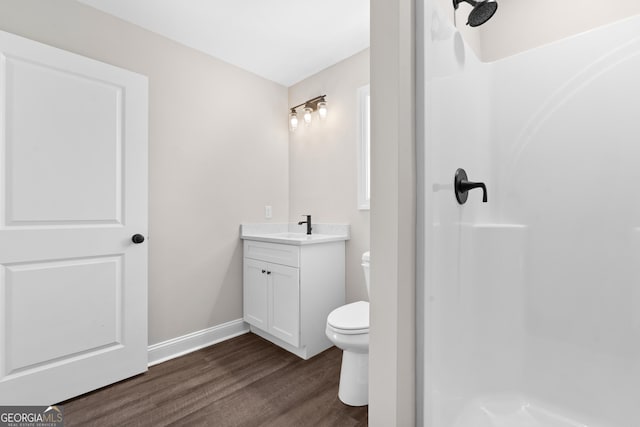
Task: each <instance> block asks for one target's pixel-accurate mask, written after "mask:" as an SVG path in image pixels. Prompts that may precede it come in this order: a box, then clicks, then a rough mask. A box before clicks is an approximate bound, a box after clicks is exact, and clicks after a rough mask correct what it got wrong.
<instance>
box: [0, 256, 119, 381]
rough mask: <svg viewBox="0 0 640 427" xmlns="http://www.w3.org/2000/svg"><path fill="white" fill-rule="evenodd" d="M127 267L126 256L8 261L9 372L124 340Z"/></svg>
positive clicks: (6, 279) (6, 293)
mask: <svg viewBox="0 0 640 427" xmlns="http://www.w3.org/2000/svg"><path fill="white" fill-rule="evenodd" d="M121 270H122V257H120V256H117V257H104V258H97V259H85V260H64V261H54V262H48V263H33V264H19V265H8V266H5V287H6V288H5V295H7V299H6V300H5V306H4V307H3V308H4V311H5V312H6V313H7V316H6V319H7V324H6V326H5V330H6V334H7V336H6V340H7V343H9V345H8V350H9V351H8V353H7V364H6V367H7V374H8V375H11V374H14V373H16V372H19V371H22V370H25V369H28V368H31V367H35V366H36V365H42V364H45V363H48V362H51V361H56V362H59V361H61V360H64V359H68V358H70V357H73V356H77V355H79V354H81V353H88V352H90V351H93V350H95V349H103V348H105V347H107V346H117V345H120V344H121V340H122V338H121V335H122V333H121V330H120V328H121V325H120V321H119V319H120V318H121V316H122V304H121V303H122V272H121ZM87 283H91V286H87V285H86V284H87ZM63 295H73V296H74V297H73V298H61V296H63ZM77 300H81V301H84V302H91V303H90V304H81V305H79V304H76V301H77ZM53 307H55V309H52V308H53ZM89 310H91V311H89ZM35 313H37V315H34V314H35ZM87 320H89V321H87ZM42 331H64V340H61V339H60V338H61V337H60V335H59V334H57V333H42ZM34 337H37V339H34Z"/></svg>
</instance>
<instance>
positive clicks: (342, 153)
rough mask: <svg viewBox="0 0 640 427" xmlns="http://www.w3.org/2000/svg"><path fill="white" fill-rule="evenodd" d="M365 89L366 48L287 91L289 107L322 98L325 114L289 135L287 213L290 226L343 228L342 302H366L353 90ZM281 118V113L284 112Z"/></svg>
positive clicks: (364, 213)
mask: <svg viewBox="0 0 640 427" xmlns="http://www.w3.org/2000/svg"><path fill="white" fill-rule="evenodd" d="M366 84H369V49H367V50H364V51H362V52H360V53H358V54H356V55H353V56H352V57H350V58H347V59H345V60H344V61H341V62H339V63H337V64H335V65H333V66H331V67H329V68H327V69H325V70H323V71H321V72H319V73H317V74H314V75H313V76H311V77H309V78H307V79H305V80H303V81H301V82H299V83H297V84H295V85H293V86H291V87H290V88H289V105H290V106H294V105H298V104H300V103H302V102H304V101H306V100H307V99H311V98H314V97H316V96H318V95H325V94H326V95H327V103H328V105H329V114H328V116H327V118H326V120H325V121H320V120H317V116H316V114H315V113H314V120H313V122H312V124H311V126H310V127H305V125H304V124H302V122H301V124H300V126H299V127H298V129H297V130H296V131H295V132H290V133H289V141H290V142H289V180H290V182H289V197H290V199H289V206H290V207H289V214H290V220H291V221H292V222H294V221H295V222H297V221H300V220H301V217H300V216H301V215H304V214H311V215H312V221H313V222H321V223H323V222H326V223H348V224H350V225H351V240H349V241H348V242H347V245H346V252H347V257H346V263H347V264H346V267H347V268H346V270H347V277H346V298H347V302H353V301H360V300H365V301H368V300H369V297H368V295H367V290H366V287H365V280H364V274H363V271H362V267H361V266H360V263H361V257H362V253H363V252H366V251H368V250H369V211H368V210H358V204H357V202H358V195H357V191H358V181H357V164H358V163H357V127H358V121H357V112H358V109H357V106H358V103H357V98H356V92H357V89H358V88H359V87H361V86H364V85H366ZM285 114H286V112H285Z"/></svg>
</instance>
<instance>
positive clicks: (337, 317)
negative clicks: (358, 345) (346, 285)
mask: <svg viewBox="0 0 640 427" xmlns="http://www.w3.org/2000/svg"><path fill="white" fill-rule="evenodd" d="M327 328H330V329H331V330H333V331H335V332H336V333H339V334H344V335H360V334H368V333H369V303H368V302H366V301H358V302H354V303H351V304H347V305H343V306H342V307H338V308H336V309H335V310H333V311H332V312H331V313H329V316H328V317H327Z"/></svg>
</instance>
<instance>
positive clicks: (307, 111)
mask: <svg viewBox="0 0 640 427" xmlns="http://www.w3.org/2000/svg"><path fill="white" fill-rule="evenodd" d="M312 112H313V110H312V109H311V108H309V107H305V109H304V115H303V116H302V117H303V118H304V124H305V125H307V126H309V125H310V124H311V113H312Z"/></svg>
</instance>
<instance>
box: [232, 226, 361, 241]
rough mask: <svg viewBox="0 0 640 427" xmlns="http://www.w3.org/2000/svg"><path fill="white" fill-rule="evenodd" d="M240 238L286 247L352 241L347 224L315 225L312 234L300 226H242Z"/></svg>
mask: <svg viewBox="0 0 640 427" xmlns="http://www.w3.org/2000/svg"><path fill="white" fill-rule="evenodd" d="M240 238H241V239H243V240H257V241H260V242H270V243H283V244H286V245H296V246H300V245H313V244H318V243H328V242H339V241H344V240H349V239H350V234H349V225H347V224H313V223H312V234H311V235H307V234H306V225H298V224H241V225H240Z"/></svg>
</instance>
